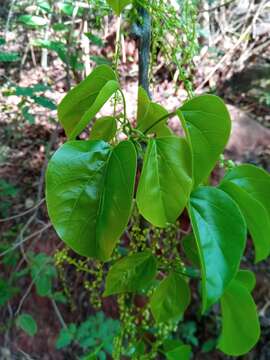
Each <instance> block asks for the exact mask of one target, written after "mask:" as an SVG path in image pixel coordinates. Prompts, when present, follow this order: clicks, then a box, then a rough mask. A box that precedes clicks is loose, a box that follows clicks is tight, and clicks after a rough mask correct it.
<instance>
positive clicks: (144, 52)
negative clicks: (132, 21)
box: [137, 6, 151, 96]
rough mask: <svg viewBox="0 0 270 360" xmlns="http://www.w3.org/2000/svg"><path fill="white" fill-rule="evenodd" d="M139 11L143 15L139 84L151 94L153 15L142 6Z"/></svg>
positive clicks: (139, 30)
mask: <svg viewBox="0 0 270 360" xmlns="http://www.w3.org/2000/svg"><path fill="white" fill-rule="evenodd" d="M138 13H139V15H140V16H141V19H140V21H141V22H140V24H138V27H137V36H138V37H139V85H141V86H142V87H143V88H144V90H145V91H146V92H147V94H148V95H149V96H150V91H149V65H150V46H151V16H150V14H149V12H148V11H147V10H146V9H145V8H143V7H142V6H139V7H138Z"/></svg>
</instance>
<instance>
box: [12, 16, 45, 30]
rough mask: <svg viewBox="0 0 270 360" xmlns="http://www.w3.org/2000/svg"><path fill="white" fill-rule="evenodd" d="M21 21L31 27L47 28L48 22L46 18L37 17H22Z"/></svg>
mask: <svg viewBox="0 0 270 360" xmlns="http://www.w3.org/2000/svg"><path fill="white" fill-rule="evenodd" d="M19 21H20V22H22V23H23V24H25V25H27V26H31V27H36V26H45V25H46V24H47V20H46V19H45V18H43V17H41V16H35V15H21V16H20V17H19Z"/></svg>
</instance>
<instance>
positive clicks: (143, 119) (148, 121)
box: [137, 87, 172, 137]
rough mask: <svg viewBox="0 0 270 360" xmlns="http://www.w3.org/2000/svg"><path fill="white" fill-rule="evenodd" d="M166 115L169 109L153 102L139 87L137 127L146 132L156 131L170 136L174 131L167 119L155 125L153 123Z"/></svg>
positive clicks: (160, 134)
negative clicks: (168, 124) (167, 123)
mask: <svg viewBox="0 0 270 360" xmlns="http://www.w3.org/2000/svg"><path fill="white" fill-rule="evenodd" d="M166 115H168V111H167V110H166V109H164V108H163V107H162V106H161V105H159V104H156V103H154V102H152V101H151V100H150V99H149V96H148V95H147V93H146V91H145V90H144V89H143V88H142V87H139V91H138V109H137V129H138V130H140V131H141V132H144V133H149V134H152V133H155V134H156V136H158V137H160V136H170V135H171V134H172V132H171V130H170V128H169V127H168V126H167V125H166V119H164V120H163V121H161V122H159V123H158V124H157V125H154V126H153V124H155V123H156V122H157V121H158V120H159V119H161V118H162V117H164V116H166ZM148 129H149V130H148Z"/></svg>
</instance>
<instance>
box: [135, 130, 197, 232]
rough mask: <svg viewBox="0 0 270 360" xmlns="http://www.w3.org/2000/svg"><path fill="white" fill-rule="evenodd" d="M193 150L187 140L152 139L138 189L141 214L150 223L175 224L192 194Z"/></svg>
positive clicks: (175, 138)
mask: <svg viewBox="0 0 270 360" xmlns="http://www.w3.org/2000/svg"><path fill="white" fill-rule="evenodd" d="M191 186H192V180H191V169H190V150H189V147H188V144H187V142H186V141H185V139H182V138H179V137H176V136H169V137H163V138H158V139H150V140H149V143H148V146H147V150H146V154H145V157H144V164H143V169H142V174H141V177H140V181H139V186H138V190H137V197H136V200H137V204H138V208H139V211H140V213H141V214H142V215H143V216H144V217H145V219H146V220H148V221H149V222H150V223H152V224H153V225H156V226H160V227H165V226H167V225H168V223H174V222H175V221H176V219H177V217H178V216H179V215H180V213H181V212H182V211H183V209H184V207H185V206H186V204H187V201H188V197H189V194H190V191H191Z"/></svg>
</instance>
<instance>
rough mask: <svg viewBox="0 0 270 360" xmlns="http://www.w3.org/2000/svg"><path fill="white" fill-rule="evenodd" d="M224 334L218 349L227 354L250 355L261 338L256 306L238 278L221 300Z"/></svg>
mask: <svg viewBox="0 0 270 360" xmlns="http://www.w3.org/2000/svg"><path fill="white" fill-rule="evenodd" d="M221 310H222V333H221V337H220V339H219V343H218V348H219V349H220V350H221V351H223V352H224V353H225V354H228V355H231V356H240V355H244V354H246V353H248V352H249V351H250V350H251V349H252V348H253V346H254V345H255V344H256V343H257V341H258V340H259V337H260V324H259V320H258V315H257V309H256V305H255V303H254V301H253V299H252V296H251V295H250V292H249V289H248V288H247V287H246V284H243V283H242V282H241V279H240V278H239V277H238V278H236V279H234V280H232V282H231V283H230V285H229V286H228V288H227V289H226V291H225V293H224V295H223V296H222V298H221Z"/></svg>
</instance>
